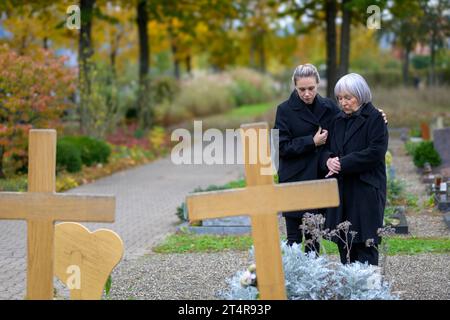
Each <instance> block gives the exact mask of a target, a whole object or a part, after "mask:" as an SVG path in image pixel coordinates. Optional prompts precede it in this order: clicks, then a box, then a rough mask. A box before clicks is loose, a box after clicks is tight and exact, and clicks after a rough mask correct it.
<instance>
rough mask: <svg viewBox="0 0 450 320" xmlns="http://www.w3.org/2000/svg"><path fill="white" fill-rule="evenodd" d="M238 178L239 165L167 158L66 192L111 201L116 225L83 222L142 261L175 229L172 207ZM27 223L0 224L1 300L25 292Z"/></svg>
mask: <svg viewBox="0 0 450 320" xmlns="http://www.w3.org/2000/svg"><path fill="white" fill-rule="evenodd" d="M242 175H243V166H242V165H179V166H177V165H174V164H173V163H172V162H171V159H170V156H169V157H168V158H165V159H161V160H158V161H155V162H153V163H150V164H148V165H144V166H141V167H137V168H134V169H131V170H127V171H124V172H119V173H116V174H114V175H112V176H110V177H106V178H103V179H101V180H98V181H96V182H95V183H92V184H88V185H84V186H81V187H79V188H76V189H73V190H70V191H69V193H80V194H112V195H115V196H116V221H115V223H113V224H107V223H102V224H100V223H95V224H94V223H85V224H84V225H85V226H87V227H88V228H89V229H90V230H95V229H98V228H105V227H106V228H109V229H112V230H114V231H116V232H117V233H118V234H119V235H120V236H121V238H122V239H123V241H124V243H125V260H130V259H134V258H137V257H139V256H142V255H143V254H145V253H146V252H148V251H149V250H150V249H151V247H152V246H153V245H154V244H156V243H157V242H159V241H160V240H161V239H162V238H164V236H166V235H167V234H168V233H171V232H174V231H175V230H176V225H177V222H178V217H177V216H176V215H175V212H176V208H177V206H179V205H180V204H181V203H182V201H184V199H185V196H186V195H187V194H188V193H189V192H190V191H192V190H193V189H195V188H196V187H207V186H208V185H211V184H217V185H220V184H225V183H227V182H229V181H231V180H234V179H237V178H239V177H241V176H242ZM25 263H26V223H25V222H21V221H6V220H0V270H1V272H0V299H23V297H24V296H25V288H26V279H25V278H26V267H25Z"/></svg>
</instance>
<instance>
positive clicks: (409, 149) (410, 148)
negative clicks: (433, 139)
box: [405, 141, 420, 156]
mask: <svg viewBox="0 0 450 320" xmlns="http://www.w3.org/2000/svg"><path fill="white" fill-rule="evenodd" d="M419 144H420V143H419V142H413V141H407V142H406V143H405V149H406V153H407V154H409V155H410V156H414V153H415V152H416V149H417V147H418V146H419Z"/></svg>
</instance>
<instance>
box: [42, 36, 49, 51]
mask: <svg viewBox="0 0 450 320" xmlns="http://www.w3.org/2000/svg"><path fill="white" fill-rule="evenodd" d="M42 47H43V48H44V49H45V50H47V49H48V37H44V39H43V40H42Z"/></svg>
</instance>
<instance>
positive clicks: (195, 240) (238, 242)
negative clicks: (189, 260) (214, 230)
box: [153, 233, 253, 253]
mask: <svg viewBox="0 0 450 320" xmlns="http://www.w3.org/2000/svg"><path fill="white" fill-rule="evenodd" d="M252 243H253V241H252V238H251V237H249V236H215V235H192V234H186V233H179V234H173V235H170V236H169V237H167V238H166V239H165V241H164V242H163V243H162V244H160V245H158V246H157V247H155V248H153V251H154V252H156V253H190V252H217V251H222V250H248V249H249V248H250V247H251V245H252Z"/></svg>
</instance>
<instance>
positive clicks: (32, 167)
mask: <svg viewBox="0 0 450 320" xmlns="http://www.w3.org/2000/svg"><path fill="white" fill-rule="evenodd" d="M28 155H29V165H28V192H25V193H21V192H1V193H0V219H19V220H26V221H27V230H28V243H27V260H28V261H27V263H28V266H27V299H40V300H41V299H53V274H54V224H55V221H92V222H94V221H95V222H114V213H115V198H114V197H113V196H92V195H75V194H57V193H55V169H56V131H55V130H30V132H29V147H28Z"/></svg>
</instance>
